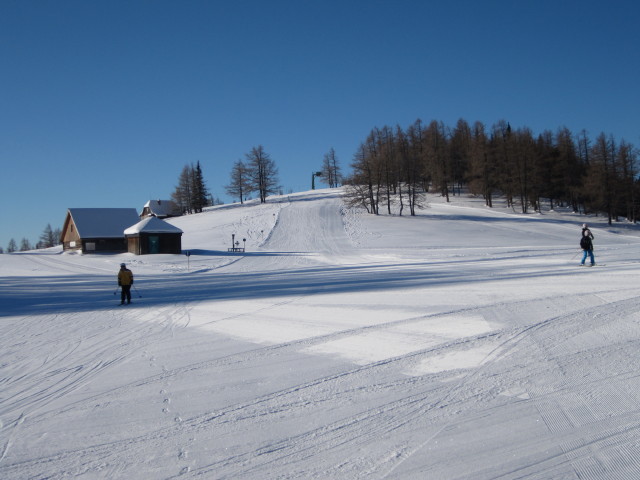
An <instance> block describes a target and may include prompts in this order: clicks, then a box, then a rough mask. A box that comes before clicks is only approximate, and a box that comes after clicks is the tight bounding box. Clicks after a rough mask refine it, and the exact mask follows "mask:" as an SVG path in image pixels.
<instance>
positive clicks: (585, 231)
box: [580, 223, 596, 267]
mask: <svg viewBox="0 0 640 480" xmlns="http://www.w3.org/2000/svg"><path fill="white" fill-rule="evenodd" d="M592 240H593V233H591V230H589V226H588V225H587V224H586V223H583V224H582V238H581V239H580V248H582V250H583V251H584V255H582V262H580V265H584V262H585V260H586V259H587V255H588V256H589V258H590V259H591V266H592V267H593V266H594V265H595V264H596V259H595V258H594V256H593V242H592Z"/></svg>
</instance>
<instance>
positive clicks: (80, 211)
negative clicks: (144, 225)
mask: <svg viewBox="0 0 640 480" xmlns="http://www.w3.org/2000/svg"><path fill="white" fill-rule="evenodd" d="M69 215H71V218H72V219H73V223H74V224H75V226H76V229H77V230H78V234H79V235H80V237H81V238H119V237H124V233H123V232H124V229H125V228H127V227H129V226H131V225H133V224H134V223H136V222H137V221H139V220H140V217H138V212H137V210H136V209H135V208H70V209H69Z"/></svg>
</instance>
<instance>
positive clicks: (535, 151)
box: [345, 119, 640, 224]
mask: <svg viewBox="0 0 640 480" xmlns="http://www.w3.org/2000/svg"><path fill="white" fill-rule="evenodd" d="M637 156H638V151H637V149H636V148H635V147H634V146H633V145H631V144H630V143H627V142H626V141H624V140H622V141H616V140H615V138H614V137H613V136H612V135H605V134H604V133H601V134H600V135H598V136H597V137H596V139H595V140H591V139H589V138H588V136H587V133H586V132H585V131H584V130H583V131H582V132H580V134H578V135H574V134H573V133H572V132H571V131H570V130H569V129H567V128H565V127H562V128H560V129H558V130H557V131H556V132H555V133H554V132H551V131H548V130H546V131H544V132H542V133H541V134H539V135H538V136H535V135H534V134H533V132H532V131H531V130H530V129H529V128H527V127H523V128H518V129H514V128H512V127H511V125H510V124H509V123H508V122H506V121H504V120H502V121H499V122H497V123H496V124H494V125H493V126H492V127H491V128H487V127H486V126H485V125H484V124H483V123H481V122H475V123H474V124H473V125H470V124H469V123H468V122H467V121H465V120H463V119H460V120H459V121H458V122H457V124H456V126H455V127H453V128H451V127H448V126H446V125H445V124H444V123H443V122H439V121H435V120H434V121H432V122H431V123H430V124H428V125H425V124H424V123H422V121H420V120H416V121H415V122H414V123H413V124H412V125H411V126H409V127H408V128H406V129H402V128H400V127H396V128H391V127H388V126H385V127H382V128H374V129H373V130H372V131H371V133H370V134H369V135H368V136H367V138H366V140H365V141H364V142H362V143H361V144H360V147H359V148H358V150H357V152H356V154H355V155H354V159H353V162H352V164H351V168H352V174H351V175H350V176H349V177H348V178H347V179H346V180H345V184H346V185H347V188H346V190H347V198H348V202H349V204H350V205H359V206H363V207H364V208H366V209H367V211H368V212H370V213H373V214H379V213H380V209H381V208H382V209H386V210H387V211H388V213H391V212H392V206H395V207H398V208H399V212H400V215H402V212H403V210H404V208H405V207H406V208H408V210H409V212H410V214H411V215H415V214H416V207H419V206H420V205H422V204H423V202H424V199H425V194H426V193H427V192H429V191H432V192H434V193H438V194H440V195H442V196H443V197H445V198H446V199H447V201H449V197H450V196H451V195H456V194H458V195H459V194H460V192H461V189H462V187H463V186H466V187H468V189H469V190H470V192H471V193H472V194H475V195H482V197H483V198H484V200H485V203H486V205H487V206H489V207H491V206H492V202H493V199H494V198H495V197H496V196H497V195H502V196H504V198H506V200H507V203H508V205H509V206H511V207H513V208H514V209H515V208H516V207H517V206H519V208H520V210H521V211H522V213H527V212H529V211H530V209H533V210H534V211H539V210H540V206H541V202H542V201H543V199H545V200H546V201H549V204H550V206H551V207H552V208H553V206H554V205H569V206H571V207H572V208H573V210H574V211H576V212H582V213H595V214H600V213H602V214H604V215H606V216H607V218H608V221H609V223H610V224H611V222H612V221H614V220H615V221H617V220H619V218H620V217H624V218H626V219H628V220H629V221H632V222H636V221H637V217H638V207H639V205H638V201H639V199H640V182H639V180H638V171H637Z"/></svg>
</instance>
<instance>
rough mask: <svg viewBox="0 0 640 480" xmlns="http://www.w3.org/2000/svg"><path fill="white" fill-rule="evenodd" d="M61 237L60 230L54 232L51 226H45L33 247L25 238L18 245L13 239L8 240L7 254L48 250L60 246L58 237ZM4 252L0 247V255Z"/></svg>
mask: <svg viewBox="0 0 640 480" xmlns="http://www.w3.org/2000/svg"><path fill="white" fill-rule="evenodd" d="M61 235H62V230H61V229H60V228H56V229H55V230H54V229H52V228H51V224H47V226H46V227H45V229H44V230H43V232H42V234H41V235H40V239H39V240H38V242H37V243H36V244H35V245H32V244H31V242H30V241H29V240H28V239H27V238H23V239H22V240H21V241H20V245H18V243H17V242H16V241H15V239H13V238H12V239H10V240H9V244H8V245H7V250H6V252H7V253H14V252H26V251H28V250H33V249H34V248H37V249H40V248H49V247H55V246H56V245H60V236H61ZM4 252H5V250H4V249H3V248H2V247H0V254H2V253H4Z"/></svg>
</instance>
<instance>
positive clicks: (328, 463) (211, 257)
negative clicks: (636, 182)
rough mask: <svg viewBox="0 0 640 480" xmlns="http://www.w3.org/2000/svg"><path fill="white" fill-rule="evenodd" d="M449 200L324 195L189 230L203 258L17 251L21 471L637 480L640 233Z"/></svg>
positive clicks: (7, 400) (7, 415)
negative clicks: (376, 203) (591, 257)
mask: <svg viewBox="0 0 640 480" xmlns="http://www.w3.org/2000/svg"><path fill="white" fill-rule="evenodd" d="M430 202H431V205H430V206H429V208H426V209H425V210H423V211H421V212H420V215H419V216H418V217H414V218H410V217H406V216H403V217H397V216H396V217H389V216H380V217H375V216H371V215H368V214H366V213H363V212H362V211H357V210H353V209H347V208H345V207H344V206H343V205H342V202H341V200H340V196H339V191H337V190H318V191H313V192H307V193H304V194H297V195H290V196H284V197H279V198H275V199H271V200H270V202H269V203H268V204H265V205H257V204H248V205H244V206H241V205H229V206H222V207H214V208H212V209H210V210H208V211H206V212H204V213H202V214H198V215H192V216H187V217H181V218H175V219H171V220H170V222H171V223H172V224H174V225H175V226H177V227H179V228H180V229H181V230H183V231H184V236H183V247H184V249H185V250H189V251H190V252H191V256H190V257H187V256H185V255H175V256H173V255H158V256H139V257H137V256H133V255H131V254H122V255H85V256H82V255H77V254H67V253H64V254H63V253H61V252H60V251H59V250H56V249H53V250H49V251H44V252H33V253H25V254H13V255H0V271H1V272H2V276H1V277H0V284H1V285H0V287H1V288H0V305H2V307H1V308H2V309H1V311H0V352H1V354H2V355H1V360H0V392H1V393H0V478H7V479H31V478H50V479H57V478H91V479H94V478H105V479H116V478H122V479H132V478H135V479H165V478H177V477H181V478H195V477H197V478H206V479H209V478H211V479H222V478H229V479H231V478H233V479H238V478H242V479H264V478H317V479H327V478H336V479H345V478H349V479H355V478H362V479H382V478H403V479H404V478H408V479H412V478H415V479H424V478H428V479H463V478H464V479H495V478H505V479H515V478H536V479H561V478H562V479H565V478H566V479H577V478H580V479H612V478H624V479H629V478H637V477H639V476H640V433H639V431H640V429H639V427H640V394H639V393H638V392H639V391H640V388H639V387H640V379H639V376H638V374H637V373H636V372H637V366H638V363H639V362H638V360H637V359H638V350H639V349H640V348H639V347H640V313H639V307H640V298H639V297H638V287H637V279H638V274H639V273H640V261H639V259H638V251H639V247H640V236H639V234H640V232H638V230H637V228H636V227H635V226H633V225H628V224H617V225H615V226H614V227H609V226H607V225H606V224H605V223H604V222H603V221H602V219H599V218H589V219H585V218H584V217H581V216H579V215H575V214H572V213H570V212H563V211H555V212H544V213H543V214H541V215H539V214H532V215H518V214H516V213H514V212H513V211H511V210H508V209H506V208H502V207H497V208H495V209H487V208H485V207H484V206H483V204H482V201H481V200H478V199H473V198H470V197H468V196H464V197H462V198H460V197H456V198H454V199H453V201H452V202H451V203H449V204H446V203H444V202H443V201H442V200H441V199H439V198H435V197H430ZM584 221H588V222H589V223H590V224H591V226H592V230H593V233H594V234H595V237H596V238H595V245H596V260H597V262H599V263H600V264H601V265H600V266H596V267H595V268H587V267H579V266H578V263H579V260H580V256H579V255H578V253H579V252H578V246H577V244H578V238H579V234H580V224H581V223H582V222H584ZM232 235H235V237H234V238H235V240H236V241H239V242H240V243H239V245H240V246H245V247H246V252H245V253H234V252H228V251H227V249H228V248H229V247H230V246H231V238H232ZM122 261H125V262H127V263H128V265H129V266H130V268H131V269H132V270H133V272H134V274H135V276H136V283H135V287H136V288H135V289H134V290H133V294H134V295H133V297H134V303H133V305H130V306H124V307H120V306H117V305H116V303H118V301H117V299H116V296H115V295H114V293H115V290H116V287H117V285H116V282H115V278H116V277H115V275H116V273H117V270H118V265H119V263H120V262H122Z"/></svg>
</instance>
